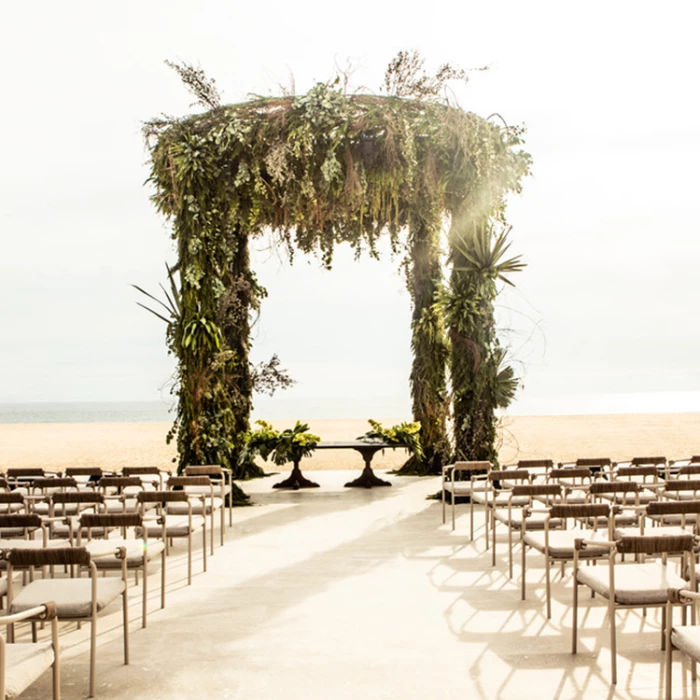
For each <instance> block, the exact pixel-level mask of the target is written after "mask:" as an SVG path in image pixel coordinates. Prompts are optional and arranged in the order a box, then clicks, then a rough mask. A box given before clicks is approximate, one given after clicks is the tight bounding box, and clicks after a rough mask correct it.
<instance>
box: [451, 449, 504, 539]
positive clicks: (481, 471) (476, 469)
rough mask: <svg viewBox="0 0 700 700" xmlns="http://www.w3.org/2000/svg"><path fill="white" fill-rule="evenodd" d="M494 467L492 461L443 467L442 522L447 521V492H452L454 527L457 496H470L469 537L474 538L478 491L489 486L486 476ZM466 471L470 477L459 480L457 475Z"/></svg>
mask: <svg viewBox="0 0 700 700" xmlns="http://www.w3.org/2000/svg"><path fill="white" fill-rule="evenodd" d="M492 468H493V465H492V464H491V462H485V461H482V462H455V463H454V464H446V465H445V466H443V468H442V490H441V500H442V522H443V524H444V523H445V504H446V501H447V496H446V494H448V493H449V494H450V505H451V510H452V529H453V530H454V529H455V502H456V500H457V498H469V521H470V529H469V539H471V540H473V539H474V501H473V496H474V494H475V493H476V492H481V493H483V492H484V491H486V489H487V488H488V484H487V483H486V477H487V476H488V474H489V472H490V471H491V469H492ZM462 473H466V474H467V476H468V478H467V479H462V480H458V479H457V476H458V475H460V474H462Z"/></svg>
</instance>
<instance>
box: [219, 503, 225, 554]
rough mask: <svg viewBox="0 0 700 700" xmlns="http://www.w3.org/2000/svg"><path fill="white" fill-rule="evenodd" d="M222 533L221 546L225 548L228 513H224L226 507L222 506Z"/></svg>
mask: <svg viewBox="0 0 700 700" xmlns="http://www.w3.org/2000/svg"><path fill="white" fill-rule="evenodd" d="M220 510H221V532H220V533H219V534H220V537H219V539H220V540H221V546H222V547H223V546H224V529H225V528H226V513H224V507H223V506H221V509H220Z"/></svg>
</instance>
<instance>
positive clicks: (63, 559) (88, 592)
mask: <svg viewBox="0 0 700 700" xmlns="http://www.w3.org/2000/svg"><path fill="white" fill-rule="evenodd" d="M2 554H3V557H4V558H5V560H6V561H7V578H8V594H7V598H8V612H9V614H10V615H15V614H17V613H26V612H27V611H28V610H32V609H34V608H36V607H37V605H39V604H40V603H37V600H38V599H43V600H46V598H47V597H50V598H52V599H53V600H54V602H55V605H56V615H57V617H58V619H59V620H71V621H87V622H90V632H91V633H90V680H89V697H91V698H92V697H94V696H95V671H96V654H97V616H98V614H99V613H100V612H101V611H102V610H103V609H104V608H106V607H107V606H108V605H109V604H110V603H111V602H112V601H114V600H116V599H117V598H119V597H121V599H122V612H123V628H124V663H125V664H128V663H129V616H128V600H127V581H126V550H125V549H124V548H123V547H118V548H115V550H114V551H113V552H110V553H109V554H105V555H104V556H118V557H119V558H120V560H121V563H122V565H121V574H122V575H121V577H120V578H115V577H107V578H101V577H98V575H97V567H96V566H95V562H94V561H93V557H91V556H90V553H89V552H88V551H87V550H86V549H85V548H84V547H65V548H54V549H10V550H3V553H2ZM53 565H63V566H78V567H81V568H83V569H87V570H88V571H89V572H90V576H89V577H88V578H42V579H38V580H35V581H31V582H30V583H28V584H27V585H26V586H24V588H23V589H22V590H21V591H20V592H19V593H18V594H17V595H16V596H15V595H14V589H13V584H12V574H13V571H14V570H15V569H17V568H24V569H33V568H35V567H46V566H53ZM8 637H9V638H10V639H14V624H13V623H10V625H9V627H8ZM32 638H33V640H34V641H36V622H35V621H33V624H32Z"/></svg>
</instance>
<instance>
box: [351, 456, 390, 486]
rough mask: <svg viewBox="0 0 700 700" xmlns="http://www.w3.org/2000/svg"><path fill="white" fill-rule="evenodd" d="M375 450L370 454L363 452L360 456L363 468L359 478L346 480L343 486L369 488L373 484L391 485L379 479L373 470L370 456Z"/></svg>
mask: <svg viewBox="0 0 700 700" xmlns="http://www.w3.org/2000/svg"><path fill="white" fill-rule="evenodd" d="M358 451H359V450H358ZM376 451H377V450H373V451H372V453H371V454H367V453H363V454H362V458H363V459H364V460H365V468H364V469H363V470H362V474H360V476H359V478H357V479H355V480H354V481H348V483H347V484H345V486H348V487H351V486H361V487H363V488H366V489H371V488H372V487H373V486H391V483H390V482H388V481H384V479H380V478H379V477H378V476H377V475H376V474H375V473H374V472H373V471H372V467H371V466H370V465H371V464H372V457H374V453H375V452H376Z"/></svg>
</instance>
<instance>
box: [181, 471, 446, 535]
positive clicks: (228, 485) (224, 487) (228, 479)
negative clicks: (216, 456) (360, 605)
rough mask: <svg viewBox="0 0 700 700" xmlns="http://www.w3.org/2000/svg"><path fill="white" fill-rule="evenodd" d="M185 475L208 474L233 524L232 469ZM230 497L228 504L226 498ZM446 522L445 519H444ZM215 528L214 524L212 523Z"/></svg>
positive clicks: (195, 472)
mask: <svg viewBox="0 0 700 700" xmlns="http://www.w3.org/2000/svg"><path fill="white" fill-rule="evenodd" d="M185 476H208V477H209V478H210V479H211V481H212V483H213V484H214V490H215V491H217V490H218V492H219V496H218V497H219V498H220V499H221V502H222V503H223V504H224V507H228V525H229V527H231V526H232V525H233V501H232V499H231V497H230V496H231V491H232V489H233V475H232V474H231V470H230V469H224V468H223V467H222V466H221V465H219V464H200V465H191V466H189V467H185ZM227 498H228V506H226V499H227ZM224 522H225V520H224V510H223V507H222V510H221V544H222V546H223V544H224ZM443 522H444V521H443ZM212 528H213V524H212Z"/></svg>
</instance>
